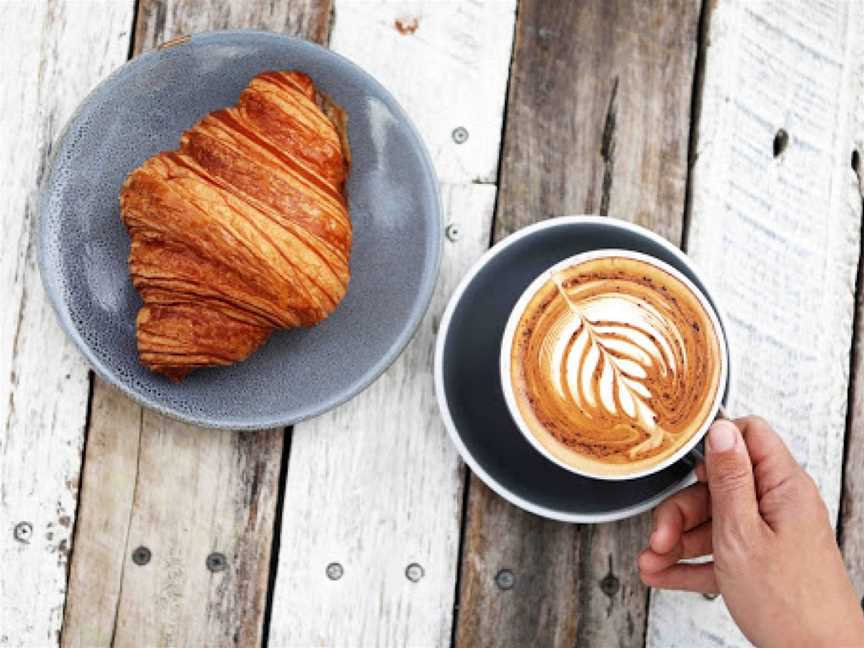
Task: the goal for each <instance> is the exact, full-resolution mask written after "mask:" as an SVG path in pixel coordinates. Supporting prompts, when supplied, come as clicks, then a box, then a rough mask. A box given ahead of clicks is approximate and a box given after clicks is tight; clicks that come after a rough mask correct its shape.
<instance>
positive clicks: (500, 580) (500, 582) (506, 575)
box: [495, 569, 516, 590]
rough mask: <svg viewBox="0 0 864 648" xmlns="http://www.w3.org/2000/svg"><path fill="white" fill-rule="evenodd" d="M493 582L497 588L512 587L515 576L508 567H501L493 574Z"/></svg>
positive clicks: (514, 582)
mask: <svg viewBox="0 0 864 648" xmlns="http://www.w3.org/2000/svg"><path fill="white" fill-rule="evenodd" d="M495 584H496V585H497V586H498V589H502V590H509V589H513V585H515V584H516V577H515V576H514V575H513V572H512V571H510V570H509V569H502V570H501V571H499V572H498V573H497V574H495Z"/></svg>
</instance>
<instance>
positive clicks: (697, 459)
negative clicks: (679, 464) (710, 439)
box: [681, 405, 729, 469]
mask: <svg viewBox="0 0 864 648" xmlns="http://www.w3.org/2000/svg"><path fill="white" fill-rule="evenodd" d="M718 419H726V420H727V421H728V420H729V413H728V412H727V411H726V408H725V407H723V405H721V406H720V408H719V409H718V410H717V416H716V417H715V418H714V420H715V421H716V420H718ZM681 461H683V462H684V463H685V464H687V465H688V466H689V467H690V468H691V469H695V468H696V466H697V465H699V464H700V463H702V462H704V461H705V437H704V436H703V437H702V438H701V439H699V443H697V444H696V445H695V446H693V447H692V448H691V449H690V452H688V453H687V454H686V455H684V456H683V457H681Z"/></svg>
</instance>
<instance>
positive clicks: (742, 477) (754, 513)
mask: <svg viewBox="0 0 864 648" xmlns="http://www.w3.org/2000/svg"><path fill="white" fill-rule="evenodd" d="M706 447H707V450H708V452H707V454H706V456H705V460H706V461H705V463H706V466H707V472H708V489H709V491H710V493H711V519H712V520H713V522H714V525H713V529H714V546H715V547H717V546H719V545H720V544H722V541H723V540H724V539H733V538H734V539H738V540H746V538H747V537H749V532H750V531H752V530H755V529H756V528H757V526H758V525H759V524H760V523H762V518H760V517H759V508H758V504H757V501H756V487H755V485H754V481H753V465H752V464H751V463H750V456H749V454H748V453H747V445H746V444H745V443H744V438H743V437H742V435H741V431H740V430H739V429H738V426H737V425H735V423H733V422H731V421H726V420H719V421H716V422H715V423H714V424H713V425H712V426H711V429H710V430H709V432H708V443H706ZM763 524H764V523H763Z"/></svg>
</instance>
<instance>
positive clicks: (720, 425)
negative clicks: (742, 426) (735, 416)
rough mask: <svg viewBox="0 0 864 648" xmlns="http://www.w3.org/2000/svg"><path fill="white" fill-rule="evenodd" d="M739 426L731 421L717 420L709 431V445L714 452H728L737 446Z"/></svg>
mask: <svg viewBox="0 0 864 648" xmlns="http://www.w3.org/2000/svg"><path fill="white" fill-rule="evenodd" d="M737 439H738V428H737V427H735V424H734V423H730V422H729V421H717V422H716V423H715V424H714V425H712V426H711V431H710V432H709V433H708V447H709V448H710V450H711V451H712V452H728V451H729V450H731V449H732V448H734V447H735V442H736V441H737Z"/></svg>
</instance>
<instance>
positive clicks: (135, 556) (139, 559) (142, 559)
mask: <svg viewBox="0 0 864 648" xmlns="http://www.w3.org/2000/svg"><path fill="white" fill-rule="evenodd" d="M151 556H152V554H151V553H150V550H149V549H148V548H147V547H144V546H141V547H138V548H137V549H136V550H135V551H133V552H132V562H134V563H135V564H136V565H146V564H147V563H149V562H150V558H151Z"/></svg>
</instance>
